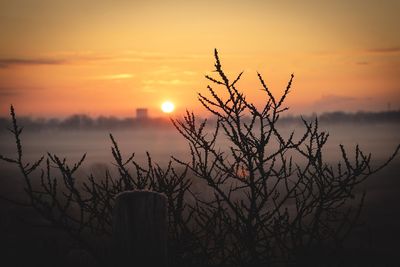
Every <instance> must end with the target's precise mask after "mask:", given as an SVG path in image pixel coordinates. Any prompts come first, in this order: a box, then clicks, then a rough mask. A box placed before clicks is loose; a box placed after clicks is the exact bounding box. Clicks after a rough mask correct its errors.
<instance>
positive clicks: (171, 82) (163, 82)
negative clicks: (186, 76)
mask: <svg viewBox="0 0 400 267" xmlns="http://www.w3.org/2000/svg"><path fill="white" fill-rule="evenodd" d="M142 82H143V83H144V84H146V85H153V84H157V85H181V84H187V83H189V82H188V81H183V80H179V79H173V80H144V81H142Z"/></svg>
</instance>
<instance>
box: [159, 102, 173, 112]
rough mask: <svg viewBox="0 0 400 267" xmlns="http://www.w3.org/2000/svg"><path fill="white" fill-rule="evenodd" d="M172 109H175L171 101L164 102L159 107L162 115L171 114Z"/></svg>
mask: <svg viewBox="0 0 400 267" xmlns="http://www.w3.org/2000/svg"><path fill="white" fill-rule="evenodd" d="M174 109H175V105H174V103H172V102H171V101H165V102H164V103H162V105H161V110H162V111H163V112H164V113H171V112H172V111H174Z"/></svg>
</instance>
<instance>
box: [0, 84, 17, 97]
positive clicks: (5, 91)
mask: <svg viewBox="0 0 400 267" xmlns="http://www.w3.org/2000/svg"><path fill="white" fill-rule="evenodd" d="M20 93H21V91H20V90H19V89H16V88H12V87H2V86H0V97H9V96H15V95H19V94H20Z"/></svg>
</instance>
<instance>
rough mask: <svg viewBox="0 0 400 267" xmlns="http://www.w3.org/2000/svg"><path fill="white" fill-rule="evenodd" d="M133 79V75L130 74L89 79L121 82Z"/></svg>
mask: <svg viewBox="0 0 400 267" xmlns="http://www.w3.org/2000/svg"><path fill="white" fill-rule="evenodd" d="M133 77H135V75H133V74H130V73H118V74H110V75H101V76H95V77H92V78H91V79H94V80H123V79H131V78H133Z"/></svg>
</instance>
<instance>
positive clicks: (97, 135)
mask: <svg viewBox="0 0 400 267" xmlns="http://www.w3.org/2000/svg"><path fill="white" fill-rule="evenodd" d="M282 127H283V128H282V130H283V132H284V133H286V134H289V130H290V129H295V130H296V133H301V132H302V128H301V127H300V126H299V125H296V124H293V125H285V126H282ZM321 128H322V129H326V130H327V131H328V132H329V133H330V138H329V141H328V143H327V145H326V147H325V150H324V152H325V160H327V161H329V162H335V161H337V160H338V158H339V155H340V153H339V152H340V151H339V146H338V145H339V144H343V145H344V146H345V147H346V148H348V151H350V154H349V155H350V157H351V151H352V150H353V149H354V146H355V145H356V144H359V145H360V147H361V149H362V150H363V151H365V152H371V153H372V155H373V157H372V162H373V163H376V164H379V163H380V162H382V161H384V160H385V158H387V157H389V156H390V155H391V153H392V152H393V150H394V148H395V146H396V145H397V144H399V143H400V136H399V134H398V133H399V132H400V125H397V124H394V123H393V124H391V123H386V124H340V125H338V124H330V125H321ZM113 135H114V136H115V138H116V140H117V141H118V143H119V146H120V148H121V150H122V153H123V154H125V155H129V153H132V152H134V153H135V158H136V159H138V161H139V162H141V161H142V162H143V163H145V162H146V159H145V155H146V152H149V153H150V154H151V156H152V158H153V160H154V161H155V162H158V163H160V165H161V166H165V164H166V163H167V162H168V161H169V159H170V156H171V155H173V156H175V157H177V158H180V159H183V160H184V159H185V158H187V157H188V155H189V153H188V146H187V144H186V142H185V140H184V138H183V137H182V136H180V135H179V134H178V133H177V131H176V130H175V129H173V128H166V129H164V130H159V129H158V130H151V129H147V130H138V129H135V130H128V129H127V130H118V131H113ZM22 141H23V147H24V157H26V159H27V160H32V159H35V158H38V157H39V156H40V155H43V154H46V153H47V152H50V153H54V154H57V155H59V156H63V157H66V158H67V160H68V161H71V162H74V161H76V160H78V159H79V158H80V157H81V156H82V154H83V153H87V159H86V160H85V163H84V166H83V168H82V170H81V172H80V173H79V175H80V176H81V177H86V176H87V175H88V174H89V173H94V174H95V175H101V174H102V173H104V171H105V170H106V169H107V168H110V169H112V168H113V165H112V155H111V149H110V147H111V141H110V140H109V137H108V132H107V131H105V130H104V131H72V130H71V131H60V130H54V131H50V130H46V131H40V132H26V133H24V134H23V136H22ZM226 145H227V144H226V143H225V142H224V141H223V140H221V146H222V147H224V146H226ZM0 151H1V154H3V155H5V156H9V157H12V156H13V155H14V153H15V144H14V142H13V139H12V136H11V135H10V134H7V133H4V132H3V133H2V134H1V136H0ZM399 173H400V156H399V155H398V156H397V157H396V158H395V159H394V161H393V162H391V164H390V165H389V166H388V167H387V168H385V169H384V170H382V171H381V172H379V173H377V174H375V175H373V176H371V177H370V178H369V180H367V181H366V183H364V184H362V185H361V186H360V187H359V192H361V191H363V190H365V191H366V192H367V196H366V202H365V207H364V211H363V213H362V216H361V220H360V222H361V223H362V225H361V226H360V227H359V229H357V230H356V231H354V232H353V233H352V236H351V237H350V239H349V242H348V246H349V247H350V248H351V249H349V257H348V259H349V260H350V261H351V260H354V265H356V266H358V264H360V262H361V261H365V263H368V264H371V265H372V266H375V265H376V266H378V265H380V264H382V263H391V262H394V261H396V259H397V252H398V251H399V249H400V244H399V243H398V240H399V238H400V228H399V227H398V225H400V209H399V208H398V203H400V194H399V192H400V180H399V178H400V177H399ZM21 182H22V180H21V177H20V175H19V173H18V171H17V170H16V169H14V168H12V167H11V166H10V165H8V164H7V163H5V162H0V186H1V189H0V191H1V193H2V194H3V195H5V196H8V197H10V198H17V199H22V200H23V191H22V183H21ZM0 207H1V209H2V214H3V216H1V219H0V224H1V225H0V229H1V230H0V231H1V233H0V234H1V236H2V248H1V253H2V255H1V257H2V258H5V259H9V260H11V261H14V262H15V264H16V266H17V265H18V263H21V262H22V263H26V262H30V263H32V266H35V265H36V264H37V265H43V264H44V265H46V264H49V265H51V264H52V263H54V261H56V260H59V261H61V262H63V263H65V264H66V265H69V264H72V263H73V264H76V258H77V257H78V256H76V255H79V254H80V253H81V254H82V253H83V254H84V252H82V251H70V247H73V244H72V243H68V242H71V241H69V239H68V238H67V237H65V236H64V235H63V234H62V233H60V231H58V230H49V229H48V228H45V227H42V226H40V225H42V224H43V221H41V220H40V218H39V217H38V216H36V215H35V214H34V213H33V212H32V210H31V209H30V208H22V207H17V206H14V205H11V204H9V203H7V202H4V201H2V202H0ZM25 221H28V224H30V225H29V226H28V225H27V224H26V222H25ZM32 225H34V226H32ZM35 225H36V226H35ZM21 256H23V257H21ZM79 257H80V256H79ZM79 257H78V258H79ZM74 261H75V262H74ZM91 262H92V259H91V258H90V257H89V256H84V257H83V259H82V260H80V263H81V264H83V265H85V266H89V265H90V264H91ZM78 264H79V263H78ZM361 265H362V264H361Z"/></svg>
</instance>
